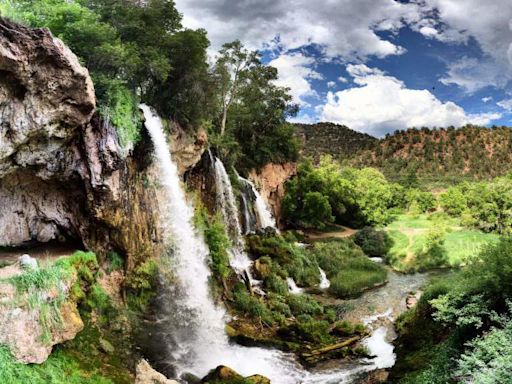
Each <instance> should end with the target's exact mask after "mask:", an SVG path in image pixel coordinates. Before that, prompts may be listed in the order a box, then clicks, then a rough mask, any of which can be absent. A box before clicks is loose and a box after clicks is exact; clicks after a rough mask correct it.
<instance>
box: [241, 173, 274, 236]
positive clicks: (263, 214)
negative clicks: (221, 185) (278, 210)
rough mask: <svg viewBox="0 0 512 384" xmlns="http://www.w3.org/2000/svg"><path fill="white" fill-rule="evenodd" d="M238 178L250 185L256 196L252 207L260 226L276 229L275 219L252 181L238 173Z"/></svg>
mask: <svg viewBox="0 0 512 384" xmlns="http://www.w3.org/2000/svg"><path fill="white" fill-rule="evenodd" d="M238 178H239V179H240V181H242V182H243V183H245V184H247V185H248V186H250V188H251V189H252V192H253V194H254V196H255V197H256V199H255V201H254V207H255V209H256V213H257V215H258V220H259V224H260V228H261V229H265V228H267V227H271V228H274V229H276V230H277V225H276V221H275V219H274V217H273V216H272V213H271V212H270V209H269V207H268V206H267V204H266V203H265V200H263V197H261V194H260V193H259V192H258V190H257V189H256V186H255V185H254V183H252V182H251V181H250V180H247V179H245V178H243V177H242V176H240V175H238Z"/></svg>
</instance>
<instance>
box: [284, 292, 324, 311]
mask: <svg viewBox="0 0 512 384" xmlns="http://www.w3.org/2000/svg"><path fill="white" fill-rule="evenodd" d="M288 305H289V306H290V309H291V311H292V313H293V315H294V316H299V315H311V316H318V315H321V314H323V313H324V308H323V307H322V305H321V304H320V303H319V302H318V301H316V300H315V299H313V298H312V297H310V296H308V295H290V296H289V298H288Z"/></svg>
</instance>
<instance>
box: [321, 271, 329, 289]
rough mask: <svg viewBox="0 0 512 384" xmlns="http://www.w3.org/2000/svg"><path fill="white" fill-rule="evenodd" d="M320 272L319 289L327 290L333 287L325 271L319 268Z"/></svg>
mask: <svg viewBox="0 0 512 384" xmlns="http://www.w3.org/2000/svg"><path fill="white" fill-rule="evenodd" d="M318 270H319V272H320V284H319V285H318V288H320V289H327V288H329V287H330V286H331V282H330V281H329V279H328V278H327V275H326V274H325V271H324V270H323V269H322V268H318Z"/></svg>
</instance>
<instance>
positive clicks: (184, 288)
mask: <svg viewBox="0 0 512 384" xmlns="http://www.w3.org/2000/svg"><path fill="white" fill-rule="evenodd" d="M140 108H141V109H142V111H143V112H144V117H145V126H146V128H147V130H148V132H149V134H150V136H151V139H152V141H153V144H154V147H155V158H156V161H157V163H158V166H159V176H160V182H161V186H162V187H163V188H164V192H165V193H166V203H165V206H161V207H160V215H161V224H162V231H163V235H164V236H166V240H167V243H168V245H169V246H170V247H171V250H172V252H171V253H172V256H171V260H170V261H171V263H170V264H171V268H172V272H173V275H174V276H175V277H176V282H175V284H174V285H175V286H176V288H175V289H173V290H170V291H169V293H168V292H167V291H165V292H164V294H169V295H170V297H168V298H167V300H166V301H165V302H166V303H167V305H168V306H169V307H170V308H168V310H167V312H166V313H165V316H166V317H165V318H162V319H160V321H161V322H163V323H164V324H166V326H167V327H168V333H169V335H162V337H161V342H162V348H167V349H168V350H169V351H168V352H169V354H170V355H171V356H172V358H173V361H169V362H168V363H169V364H170V365H174V366H175V367H176V368H177V373H178V375H180V374H182V373H186V372H189V373H192V374H194V375H196V376H198V377H203V376H204V375H206V374H207V373H208V371H209V370H210V369H213V368H215V367H217V366H218V365H226V366H228V367H231V368H233V369H234V370H236V371H238V372H239V373H240V374H242V375H244V376H249V375H253V374H262V375H264V376H267V377H268V378H270V380H271V381H272V383H276V384H299V383H301V384H341V383H350V382H351V378H352V377H353V376H354V375H356V374H358V373H360V372H363V371H366V370H368V367H369V366H368V365H361V366H356V367H355V368H352V369H347V368H340V369H335V370H331V371H328V372H318V373H313V372H308V371H306V370H304V369H302V368H301V367H300V365H299V364H298V363H297V362H296V360H295V358H294V356H293V355H291V354H286V353H283V352H280V351H277V350H269V349H264V348H257V347H252V348H249V347H242V346H239V345H232V344H230V343H229V340H228V337H227V335H226V333H225V331H224V325H225V318H226V313H225V311H224V310H223V309H222V308H221V307H217V306H216V305H215V304H214V301H213V300H212V298H211V297H210V292H209V285H208V278H209V276H210V270H209V268H208V265H207V260H208V253H209V252H208V249H207V247H206V245H205V243H204V240H203V239H202V238H201V236H199V234H198V233H197V231H195V229H194V227H193V224H192V219H193V208H192V206H191V205H190V204H189V203H188V202H187V200H186V196H185V193H184V192H183V189H182V187H181V180H180V178H179V175H178V169H177V166H176V164H175V163H174V162H173V161H172V158H171V154H170V152H169V147H168V145H167V141H166V136H165V133H164V131H163V128H162V122H161V121H160V118H159V117H158V116H157V115H156V114H155V113H154V112H153V111H152V110H151V109H150V107H148V106H146V105H141V106H140ZM167 317H169V318H167ZM165 342H172V345H167V346H166V345H165ZM163 355H167V354H163Z"/></svg>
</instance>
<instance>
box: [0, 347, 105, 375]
mask: <svg viewBox="0 0 512 384" xmlns="http://www.w3.org/2000/svg"><path fill="white" fill-rule="evenodd" d="M0 367H2V369H0V382H1V383H5V384H25V383H30V384H47V383H52V384H112V383H114V381H112V380H110V379H108V378H106V377H104V376H102V375H101V373H99V372H98V367H95V368H94V369H91V370H86V369H83V368H82V367H81V366H80V364H79V362H78V361H77V360H75V359H74V358H73V357H72V356H70V355H69V354H68V353H66V352H65V351H63V350H61V349H58V350H56V351H55V352H53V353H52V354H51V355H50V357H49V358H48V360H47V361H45V362H44V363H43V364H40V365H37V364H35V365H25V364H20V363H16V362H15V361H14V359H13V357H12V356H11V354H10V352H9V350H8V348H6V347H1V346H0Z"/></svg>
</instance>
